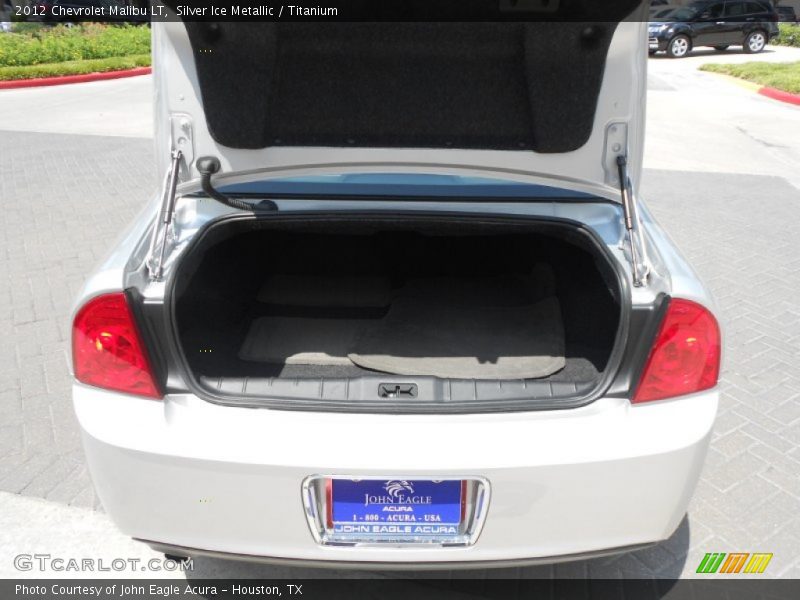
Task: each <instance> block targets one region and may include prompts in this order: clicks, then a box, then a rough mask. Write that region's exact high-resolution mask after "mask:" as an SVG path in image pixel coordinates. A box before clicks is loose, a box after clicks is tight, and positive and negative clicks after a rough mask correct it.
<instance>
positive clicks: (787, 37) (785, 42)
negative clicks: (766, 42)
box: [772, 23, 800, 48]
mask: <svg viewBox="0 0 800 600" xmlns="http://www.w3.org/2000/svg"><path fill="white" fill-rule="evenodd" d="M778 27H779V28H780V30H781V33H780V35H779V36H778V37H776V38H775V39H774V40H772V43H773V44H778V45H779V46H794V47H795V48H800V25H794V24H792V23H779V24H778Z"/></svg>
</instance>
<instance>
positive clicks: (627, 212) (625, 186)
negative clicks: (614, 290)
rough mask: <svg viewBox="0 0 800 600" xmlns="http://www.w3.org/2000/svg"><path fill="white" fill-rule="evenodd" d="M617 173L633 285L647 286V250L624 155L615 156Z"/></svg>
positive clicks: (648, 269)
mask: <svg viewBox="0 0 800 600" xmlns="http://www.w3.org/2000/svg"><path fill="white" fill-rule="evenodd" d="M617 172H618V174H619V188H620V193H621V195H622V211H623V213H624V219H625V231H626V232H627V234H628V243H629V249H630V253H631V271H632V272H633V285H635V286H636V287H642V286H644V285H646V284H647V277H648V275H649V274H650V267H649V266H648V260H647V250H646V248H645V245H644V239H643V236H642V224H641V221H639V212H638V210H637V206H636V196H635V195H634V193H633V185H632V184H631V179H630V177H629V176H628V159H627V158H626V157H625V156H624V155H619V156H617Z"/></svg>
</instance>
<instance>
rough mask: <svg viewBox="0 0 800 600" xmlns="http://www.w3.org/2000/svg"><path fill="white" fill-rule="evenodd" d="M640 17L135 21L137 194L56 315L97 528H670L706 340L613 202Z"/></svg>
mask: <svg viewBox="0 0 800 600" xmlns="http://www.w3.org/2000/svg"><path fill="white" fill-rule="evenodd" d="M645 8H646V7H644V6H639V2H638V0H616V1H615V2H611V3H604V5H603V13H602V22H600V21H597V22H593V21H596V20H597V19H600V18H601V17H600V16H599V13H598V15H595V14H593V13H592V12H591V11H592V10H594V9H586V11H587V12H586V15H583V16H584V17H585V18H583V19H581V21H582V22H573V21H569V20H564V21H563V22H559V23H552V22H551V23H539V22H536V21H525V22H523V21H519V22H502V23H496V22H493V23H492V22H474V23H445V22H441V23H408V22H406V23H388V22H387V23H309V24H300V23H219V24H208V23H195V22H188V21H187V22H182V21H180V20H177V21H175V22H170V23H154V24H153V41H154V85H155V88H156V100H157V103H156V117H157V118H156V130H157V131H156V148H157V162H158V166H159V170H160V173H161V177H162V179H163V186H162V188H161V189H160V191H159V193H158V194H157V195H156V196H155V197H154V198H153V200H152V202H151V203H150V204H149V205H148V207H147V209H146V210H145V211H144V212H142V214H141V215H140V216H139V217H138V218H137V219H136V220H135V221H134V222H133V223H132V224H131V225H130V227H129V229H128V230H127V231H126V233H125V234H124V236H123V237H122V238H121V239H120V241H119V242H118V244H117V246H116V247H115V248H114V249H113V251H112V252H111V253H110V254H109V256H108V257H107V258H106V259H105V261H104V262H103V264H102V265H100V266H99V268H98V269H97V270H96V271H95V272H94V273H93V274H92V276H91V277H90V279H89V280H88V282H87V284H86V286H85V288H84V290H83V292H82V293H81V296H80V298H79V299H78V302H77V305H76V309H75V313H74V326H73V361H74V375H75V382H74V389H73V395H74V402H75V409H76V412H77V415H78V418H79V421H80V425H81V428H82V431H83V437H84V443H85V448H86V455H87V457H88V461H89V465H90V469H91V473H92V477H93V480H94V483H95V486H96V488H97V492H98V494H99V496H100V498H101V500H102V502H103V505H104V507H105V509H106V510H107V512H108V513H109V514H110V515H111V517H112V518H113V519H114V521H115V522H116V523H117V525H118V526H119V527H120V529H121V530H122V531H124V532H125V533H126V534H128V535H130V536H132V537H134V538H137V539H140V540H143V541H145V542H147V543H149V544H151V545H152V546H153V547H155V548H158V549H161V550H163V551H165V552H168V553H171V554H178V555H196V554H203V553H212V554H224V555H233V556H236V555H238V556H248V557H260V558H263V559H265V560H276V561H281V560H285V561H305V562H308V563H321V564H327V565H334V564H347V563H350V564H364V563H369V564H371V565H382V566H384V567H386V566H390V567H395V568H401V567H404V566H419V565H425V566H433V567H436V566H447V567H452V566H454V565H456V566H457V565H464V566H471V565H476V564H488V565H508V564H515V563H523V562H532V561H552V560H558V559H564V558H571V557H577V556H588V555H595V554H598V553H606V552H614V551H624V550H626V549H630V548H635V547H639V546H642V545H646V544H651V543H654V542H658V541H659V540H663V539H666V538H668V537H669V536H670V535H672V533H673V532H674V531H675V529H676V527H677V526H678V524H679V523H680V521H681V519H682V518H683V515H684V514H685V511H686V508H687V505H688V502H689V498H690V496H691V494H692V491H693V489H694V486H695V484H696V481H697V478H698V475H699V472H700V469H701V467H702V463H703V460H704V456H705V453H706V448H707V444H708V440H709V435H710V431H711V428H712V424H713V421H714V417H715V413H716V408H717V401H718V392H717V389H716V385H717V377H718V373H719V363H720V353H721V351H720V332H719V328H718V325H717V322H716V320H715V317H714V316H713V314H712V311H713V305H712V303H711V300H710V298H709V295H708V293H707V291H706V289H705V288H704V286H703V285H702V283H701V282H700V281H698V279H697V277H696V276H695V274H694V273H693V271H692V269H691V268H690V266H689V265H688V264H686V262H685V261H684V259H683V258H682V257H681V255H680V253H679V252H678V251H677V249H676V248H675V247H674V246H673V245H672V243H671V242H670V240H669V238H668V237H667V236H666V235H665V234H664V232H663V231H662V230H661V228H660V227H659V226H658V224H657V223H655V222H654V221H653V219H652V218H651V216H650V214H649V213H648V211H647V209H646V208H645V206H644V205H643V204H642V203H641V202H640V201H639V198H638V184H639V179H640V173H641V163H642V145H643V137H644V107H645V93H646V91H645V83H646V72H645V69H646V58H647V52H646V44H647V31H646V23H644V22H643V18H637V15H639V16H640V17H641V16H642V15H643V11H644V10H645ZM597 10H599V9H597ZM609 15H611V17H612V20H611V22H609ZM631 15H632V16H631ZM640 21H642V22H640ZM554 48H555V49H557V51H554Z"/></svg>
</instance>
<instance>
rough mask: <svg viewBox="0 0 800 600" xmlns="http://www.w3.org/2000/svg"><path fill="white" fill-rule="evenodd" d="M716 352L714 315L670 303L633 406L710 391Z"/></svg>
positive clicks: (678, 300) (692, 305)
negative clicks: (639, 403) (637, 403)
mask: <svg viewBox="0 0 800 600" xmlns="http://www.w3.org/2000/svg"><path fill="white" fill-rule="evenodd" d="M720 348H721V339H720V333H719V325H717V320H716V319H715V318H714V315H712V314H711V313H710V312H709V311H708V310H706V309H705V308H703V307H702V306H700V305H699V304H697V303H695V302H691V301H689V300H683V299H681V298H674V299H672V300H671V301H670V303H669V307H668V309H667V314H666V315H664V320H663V321H662V323H661V328H660V329H659V331H658V335H657V336H656V341H655V343H654V344H653V349H652V350H651V351H650V356H649V357H648V358H647V364H646V365H645V367H644V371H643V372H642V377H641V379H640V380H639V386H638V388H637V389H636V393H635V394H634V396H633V402H649V401H651V400H663V399H664V398H671V397H673V396H682V395H683V394H690V393H692V392H699V391H701V390H707V389H708V388H711V387H714V386H715V385H716V384H717V379H718V377H719V362H720Z"/></svg>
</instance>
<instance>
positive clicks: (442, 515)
mask: <svg viewBox="0 0 800 600" xmlns="http://www.w3.org/2000/svg"><path fill="white" fill-rule="evenodd" d="M463 487H464V486H463V483H462V481H460V480H446V481H428V480H420V479H413V480H412V479H389V480H383V479H380V480H376V479H362V480H356V481H353V480H349V479H333V480H331V481H330V492H329V494H330V495H329V498H328V502H329V507H328V520H329V523H328V525H329V527H330V528H331V529H332V530H333V533H334V534H335V535H337V536H346V537H349V536H352V537H356V538H364V537H367V538H374V539H378V540H379V539H382V538H391V539H407V538H449V537H453V536H457V535H459V533H461V531H460V528H461V521H462V515H463V510H462V502H463Z"/></svg>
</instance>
